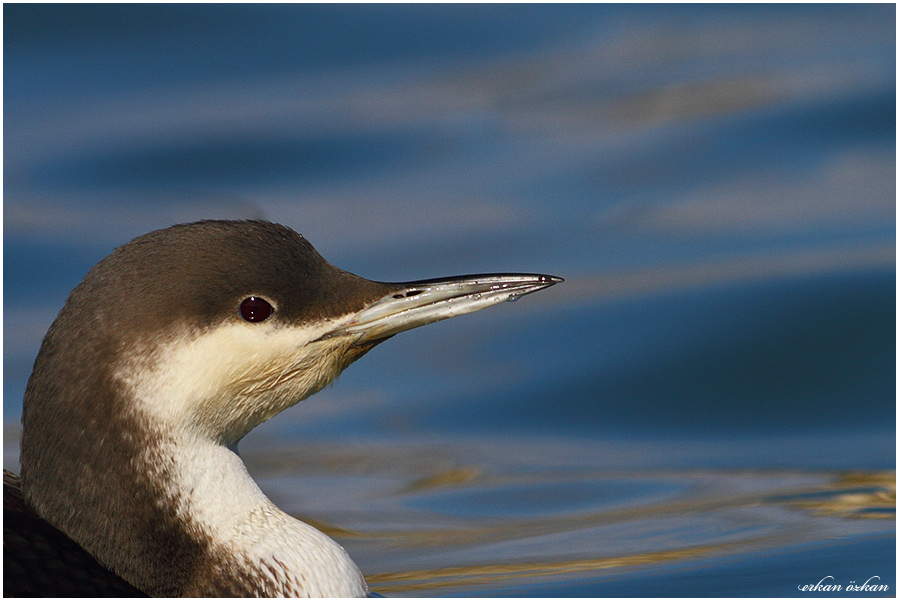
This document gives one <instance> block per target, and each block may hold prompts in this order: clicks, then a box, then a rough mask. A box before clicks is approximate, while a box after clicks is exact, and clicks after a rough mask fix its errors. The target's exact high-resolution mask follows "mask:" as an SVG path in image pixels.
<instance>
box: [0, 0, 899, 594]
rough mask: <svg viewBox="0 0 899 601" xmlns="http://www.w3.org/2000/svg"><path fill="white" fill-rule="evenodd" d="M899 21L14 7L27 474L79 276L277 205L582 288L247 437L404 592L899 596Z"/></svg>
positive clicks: (10, 395) (13, 271)
mask: <svg viewBox="0 0 899 601" xmlns="http://www.w3.org/2000/svg"><path fill="white" fill-rule="evenodd" d="M895 30H896V13H895V7H894V6H891V5H824V6H818V5H791V6H780V5H739V6H737V5H733V6H731V5H728V6H715V5H689V6H657V5H646V6H632V5H616V6H603V5H571V6H555V5H525V6H520V5H459V6H455V5H453V6H441V5H401V6H392V5H391V6H379V5H345V6H344V5H340V6H334V5H311V6H309V5H301V6H296V5H91V6H87V5H84V6H79V5H31V4H11V5H10V4H8V5H4V208H3V210H4V228H3V234H4V240H3V248H4V257H3V267H4V333H3V336H4V340H3V342H4V353H3V367H4V381H3V392H4V404H3V415H4V423H5V429H4V431H5V437H4V465H5V466H6V467H10V468H12V469H17V462H18V450H17V446H18V436H19V429H18V419H19V416H20V414H21V398H22V394H23V392H24V389H25V383H26V381H27V377H28V374H29V372H30V369H31V364H32V362H33V360H34V357H35V355H36V353H37V350H38V348H39V345H40V341H41V338H42V337H43V335H44V333H45V332H46V329H47V328H48V327H49V325H50V323H51V322H52V319H53V317H54V316H55V314H56V313H57V312H58V311H59V309H60V308H61V306H62V304H63V303H64V302H65V298H66V295H67V294H68V292H69V290H71V288H72V287H74V286H75V285H76V284H77V283H78V282H79V281H80V280H81V278H82V277H83V276H84V274H85V273H86V271H87V270H88V269H89V268H90V267H91V265H93V264H94V263H96V262H97V261H98V260H99V259H101V258H102V257H103V256H105V255H106V254H107V253H109V252H110V251H111V250H112V249H113V248H114V247H115V246H117V245H119V244H122V243H124V242H126V241H128V240H129V239H130V238H132V237H134V236H136V235H139V234H141V233H144V232H146V231H149V230H153V229H156V228H160V227H165V226H167V225H170V224H172V223H178V222H184V221H191V220H196V219H204V218H266V219H270V220H273V221H278V222H281V223H284V224H286V225H288V226H290V227H292V228H294V229H295V230H297V231H299V232H301V233H303V234H304V235H305V236H306V237H307V238H308V239H309V240H310V241H311V242H312V243H313V244H314V245H315V246H316V248H317V249H318V250H319V251H320V252H321V253H322V254H323V255H324V256H325V257H326V258H328V260H330V261H331V262H333V263H334V264H336V265H338V266H340V267H342V268H344V269H347V270H349V271H352V272H354V273H358V274H360V275H363V276H366V277H369V278H371V279H378V280H399V281H407V280H413V279H420V278H431V277H438V276H443V275H453V274H458V273H478V272H498V271H524V272H538V273H550V274H554V275H558V276H561V277H564V278H565V279H566V281H565V283H563V284H560V285H558V286H555V287H553V288H551V289H549V290H546V291H543V292H540V293H539V294H536V295H533V296H528V297H527V298H525V299H522V300H521V302H516V303H514V304H503V305H502V306H500V307H497V308H495V309H491V310H489V311H485V312H481V313H478V314H475V315H471V316H466V317H463V318H460V319H458V320H455V319H454V320H449V321H447V322H441V323H438V324H434V325H431V326H428V327H427V328H422V329H419V330H415V331H412V332H407V333H404V334H402V335H401V336H399V337H397V338H395V339H392V340H390V341H388V342H386V343H385V344H383V345H382V346H381V347H380V348H378V349H376V350H375V351H373V352H372V353H370V354H369V355H367V356H366V357H365V358H364V359H363V360H361V361H360V362H358V363H357V364H354V365H353V366H352V368H351V369H349V370H348V371H347V372H346V373H345V374H344V375H342V376H341V378H340V380H339V382H338V383H336V385H335V386H333V387H331V388H329V389H327V390H325V391H323V392H322V393H320V394H319V395H316V396H315V397H313V398H312V399H310V400H308V401H306V402H304V403H301V404H300V405H299V406H297V407H294V408H292V409H290V410H288V411H287V412H285V414H284V415H282V416H280V417H278V418H276V419H274V420H272V421H271V422H269V423H266V424H264V425H262V426H261V427H260V428H258V429H257V431H255V432H254V433H252V434H251V435H250V436H249V437H248V438H247V439H246V441H245V442H244V443H242V449H241V450H242V455H243V456H244V458H245V459H246V461H247V463H248V466H249V468H250V470H251V472H252V473H253V474H254V476H256V477H257V479H258V481H259V482H260V485H261V486H262V487H263V488H264V489H265V490H266V492H267V493H268V494H270V495H271V496H272V498H273V499H274V500H275V501H276V502H277V503H278V504H279V505H280V506H282V507H284V508H285V509H286V510H288V511H291V512H292V513H294V514H296V515H298V516H300V517H303V518H305V519H308V520H310V521H313V522H314V523H315V524H316V525H317V526H318V527H320V528H322V529H323V530H326V531H328V532H329V533H330V534H331V535H332V536H334V537H336V538H338V539H339V540H340V542H341V543H342V544H344V546H345V547H346V548H347V549H348V551H349V552H350V554H351V555H352V556H353V557H354V558H355V559H356V561H357V562H358V563H359V565H360V566H361V567H362V569H363V572H365V573H366V575H367V577H368V579H369V581H370V582H371V584H372V586H373V588H374V589H375V590H377V591H379V592H382V593H383V594H386V595H424V596H434V595H465V596H469V595H474V596H481V595H497V596H507V595H511V596H677V595H683V596H694V595H695V596H803V595H805V594H808V593H803V592H801V591H799V590H798V586H800V585H802V584H807V583H814V582H818V581H819V580H820V579H821V578H823V577H825V576H827V575H832V576H833V577H834V582H836V583H838V584H843V585H844V586H845V585H848V584H849V583H850V582H852V581H854V582H856V583H863V582H864V581H865V580H867V579H868V578H870V577H872V576H875V575H876V576H878V577H879V578H880V579H881V580H880V582H881V583H882V584H887V585H889V586H890V589H889V591H888V594H890V595H893V594H895V590H896V589H895V586H896V581H895V465H896V374H895V366H896V339H895V332H896V329H895V316H896V296H895V295H896V276H895V232H896V229H895V224H896V188H895V182H896V140H895V132H896V120H895V107H896V92H895V90H896V81H895V72H896V64H895V56H896V39H895Z"/></svg>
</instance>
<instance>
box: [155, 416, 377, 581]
mask: <svg viewBox="0 0 899 601" xmlns="http://www.w3.org/2000/svg"><path fill="white" fill-rule="evenodd" d="M156 453H159V454H160V456H159V457H153V455H154V454H156ZM148 459H149V460H150V463H151V464H152V465H157V466H160V465H166V464H168V465H167V467H166V468H164V469H165V471H167V472H168V473H167V474H166V477H164V478H162V480H161V481H163V482H165V483H166V484H165V486H164V487H163V488H162V489H161V490H160V493H161V496H162V499H159V500H161V501H163V503H167V504H169V506H170V507H171V509H172V510H173V512H174V515H175V516H176V518H177V520H178V521H179V522H180V523H181V524H182V526H183V528H184V529H185V530H186V531H188V532H191V533H193V534H192V536H194V537H195V538H196V539H198V540H202V541H203V543H204V547H205V553H204V561H203V562H201V566H198V568H199V569H198V574H197V576H198V577H197V578H195V581H196V585H197V587H198V588H197V589H196V590H186V591H184V593H185V594H187V595H189V596H199V595H209V594H210V593H211V592H213V591H214V592H213V594H220V595H221V596H228V595H227V593H232V592H234V589H233V586H234V583H222V585H217V584H216V578H217V577H216V576H213V575H214V574H221V573H223V572H225V573H227V572H228V571H229V570H231V569H232V566H237V567H238V569H237V570H236V574H235V575H237V574H239V577H240V578H241V579H242V580H243V581H244V583H243V584H242V585H241V587H242V586H244V585H246V586H248V587H249V589H250V592H252V593H253V594H255V595H260V594H261V595H262V596H267V597H284V596H292V597H295V596H313V597H358V596H366V595H367V594H368V587H367V585H366V584H365V580H364V578H363V577H362V574H361V573H360V571H359V568H358V567H356V565H355V564H354V563H353V561H352V560H351V559H350V557H349V555H347V553H346V552H345V551H344V550H343V548H342V547H341V546H340V545H338V544H337V543H336V542H334V541H333V540H331V539H330V538H328V537H327V536H325V535H324V534H323V533H321V532H319V531H318V530H316V529H315V528H313V527H312V526H310V525H308V524H306V523H304V522H301V521H299V520H297V519H295V518H292V517H291V516H289V515H287V514H286V513H284V512H283V511H281V510H280V509H278V508H277V507H276V506H275V505H274V503H272V502H271V500H269V499H268V497H266V496H265V494H263V492H262V491H261V490H260V489H259V487H258V486H257V485H256V483H255V482H254V481H253V479H252V478H251V477H250V475H249V474H248V473H247V470H246V467H245V466H244V463H243V461H242V460H241V459H240V457H239V456H238V454H237V452H236V449H232V448H227V447H225V446H222V445H220V444H217V443H215V442H213V441H211V440H208V439H205V438H201V437H196V436H193V435H191V434H189V433H182V434H180V435H177V436H173V437H171V438H169V439H168V440H164V441H162V442H161V444H160V445H159V446H158V447H157V448H156V449H152V450H148ZM210 578H211V579H212V580H211V581H210V580H209V579H210ZM190 586H191V585H190V584H189V585H188V587H189V588H190ZM219 586H221V589H218V590H217V587H219ZM241 587H238V588H239V592H246V591H245V590H244V589H242V588H241Z"/></svg>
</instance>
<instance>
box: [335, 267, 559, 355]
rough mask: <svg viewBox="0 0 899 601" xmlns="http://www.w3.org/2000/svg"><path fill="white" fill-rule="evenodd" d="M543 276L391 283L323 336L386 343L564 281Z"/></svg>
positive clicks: (359, 341) (463, 277)
mask: <svg viewBox="0 0 899 601" xmlns="http://www.w3.org/2000/svg"><path fill="white" fill-rule="evenodd" d="M562 281H563V280H562V278H557V277H554V276H550V275H537V274H485V275H466V276H458V277H451V278H445V279H437V280H422V281H418V282H404V283H399V284H390V286H391V287H393V288H394V290H393V291H392V292H391V293H390V294H388V295H386V296H384V297H382V298H380V299H378V300H377V301H375V302H374V303H372V304H371V305H369V306H368V307H366V308H364V309H362V310H361V311H359V312H358V313H356V314H355V315H354V316H353V317H352V319H351V320H350V321H349V322H348V323H345V324H343V325H342V326H341V327H340V328H338V329H337V330H335V331H333V332H330V333H329V334H327V335H325V336H323V338H331V337H334V336H357V340H356V344H364V343H369V342H374V341H377V340H383V339H384V338H388V337H390V336H393V335H394V334H398V333H400V332H404V331H406V330H411V329H412V328H417V327H418V326H423V325H425V324H429V323H433V322H435V321H440V320H441V319H447V318H450V317H455V316H457V315H463V314H465V313H473V312H474V311H479V310H481V309H484V308H486V307H490V306H492V305H495V304H497V303H502V302H505V301H515V300H517V299H519V298H520V297H522V296H524V295H525V294H530V293H532V292H536V291H537V290H542V289H543V288H548V287H550V286H552V285H554V284H558V283H559V282H562Z"/></svg>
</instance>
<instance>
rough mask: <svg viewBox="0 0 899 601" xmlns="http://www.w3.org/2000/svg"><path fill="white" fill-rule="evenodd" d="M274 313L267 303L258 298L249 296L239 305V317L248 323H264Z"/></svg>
mask: <svg viewBox="0 0 899 601" xmlns="http://www.w3.org/2000/svg"><path fill="white" fill-rule="evenodd" d="M274 311H275V310H274V309H273V308H272V306H271V305H270V304H269V303H268V301H266V300H265V299H261V298H259V297H258V296H251V297H249V298H246V299H244V301H243V302H242V303H240V316H241V317H243V318H244V321H249V322H250V323H256V322H260V321H265V320H266V319H268V318H269V317H270V316H271V314H272V313H274Z"/></svg>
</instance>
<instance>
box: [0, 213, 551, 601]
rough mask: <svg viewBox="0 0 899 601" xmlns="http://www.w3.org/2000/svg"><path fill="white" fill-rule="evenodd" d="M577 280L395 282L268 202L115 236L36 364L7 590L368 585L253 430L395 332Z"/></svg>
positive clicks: (274, 590)
mask: <svg viewBox="0 0 899 601" xmlns="http://www.w3.org/2000/svg"><path fill="white" fill-rule="evenodd" d="M561 281H563V280H562V278H559V277H555V276H548V275H539V274H483V275H467V276H456V277H449V278H441V279H432V280H421V281H413V282H401V283H386V282H377V281H373V280H368V279H365V278H362V277H359V276H357V275H354V274H351V273H349V272H347V271H343V270H341V269H339V268H337V267H334V266H333V265H331V264H330V263H328V262H327V261H326V260H325V259H324V258H323V257H322V256H321V255H320V254H319V253H318V252H317V251H316V250H315V249H314V248H313V246H312V245H311V244H310V243H309V242H308V241H307V240H306V238H305V237H303V236H301V235H300V234H298V233H296V232H295V231H294V230H292V229H290V228H288V227H286V226H283V225H279V224H275V223H272V222H268V221H262V220H240V221H237V220H234V221H232V220H207V221H197V222H192V223H186V224H179V225H174V226H171V227H168V228H165V229H160V230H156V231H152V232H150V233H147V234H144V235H142V236H139V237H137V238H135V239H133V240H131V241H130V242H128V243H126V244H124V245H122V246H120V247H118V248H116V249H115V250H114V251H113V252H112V253H111V254H110V255H108V256H107V257H105V258H104V259H102V260H101V261H100V262H99V263H97V264H96V265H95V266H94V267H93V268H92V269H91V270H90V271H89V272H88V273H87V275H86V276H85V277H84V279H83V280H82V282H81V283H80V284H79V285H78V286H76V287H75V288H74V290H73V291H72V292H71V294H70V295H69V297H68V299H67V301H66V303H65V305H64V306H63V308H62V310H61V311H60V312H59V314H58V316H57V317H56V319H55V321H54V322H53V324H52V325H51V326H50V328H49V330H48V331H47V334H46V336H45V337H44V339H43V342H42V344H41V347H40V350H39V352H38V355H37V357H36V359H35V362H34V367H33V370H32V373H31V376H30V378H29V380H28V384H27V387H26V391H25V395H24V400H23V411H22V441H21V454H20V460H21V476H20V477H17V476H15V475H14V474H12V473H8V472H4V518H5V520H4V568H5V569H4V594H5V595H7V596H18V595H52V596H57V595H58V596H62V595H73V594H81V595H83V596H88V595H115V596H126V595H149V596H167V597H174V596H191V597H198V596H216V597H238V596H267V597H287V596H289V597H365V596H370V595H371V594H372V593H371V590H370V589H369V587H368V585H367V584H366V581H365V578H364V577H363V575H362V573H361V571H360V569H359V568H358V567H357V566H356V564H355V563H354V562H353V561H352V559H351V558H350V557H349V555H348V554H347V553H346V551H345V550H344V549H343V548H342V547H341V546H340V545H339V544H338V543H337V542H335V541H334V540H332V539H330V538H329V537H327V536H326V535H325V534H323V533H322V532H320V531H318V530H316V529H315V528H313V527H312V526H310V525H308V524H306V523H304V522H302V521H300V520H298V519H296V518H293V517H291V516H289V515H288V514H287V513H285V512H283V511H282V510H280V509H279V508H278V507H276V506H275V504H274V503H273V502H272V501H270V500H269V499H268V498H267V497H266V496H265V494H264V493H263V492H262V491H261V490H260V489H259V487H258V486H257V484H256V483H255V482H254V480H253V479H252V477H251V476H250V474H249V473H248V472H247V469H246V467H245V466H244V463H243V462H242V460H241V459H240V455H239V453H238V443H239V442H240V440H241V439H242V438H243V437H244V436H245V435H246V434H247V433H248V432H250V431H251V430H252V429H253V428H254V427H256V426H257V425H259V424H260V423H262V422H264V421H266V420H268V419H269V418H271V417H273V416H275V415H277V414H278V413H280V412H282V411H284V410H285V409H287V408H288V407H291V406H293V405H295V404H296V403H298V402H300V401H302V400H303V399H306V398H307V397H309V396H310V395H312V394H314V393H316V392H318V391H319V390H321V389H322V388H323V387H325V386H326V385H328V384H329V383H331V382H333V381H334V379H335V378H336V377H337V376H338V375H339V374H340V373H341V372H342V371H343V370H344V369H345V368H346V367H347V366H349V365H350V364H351V363H352V362H354V361H356V360H357V359H359V358H360V357H361V356H363V355H364V354H365V353H367V352H368V351H370V350H371V349H372V348H374V347H375V346H376V345H378V344H380V343H381V342H383V341H385V340H387V339H388V338H390V337H392V336H394V335H395V334H398V333H400V332H403V331H405V330H409V329H412V328H416V327H419V326H422V325H425V324H429V323H432V322H435V321H438V320H442V319H446V318H449V317H453V316H457V315H462V314H465V313H471V312H473V311H478V310H480V309H483V308H485V307H488V306H492V305H495V304H497V303H500V302H504V301H512V300H516V299H517V298H519V297H521V296H524V295H526V294H530V293H532V292H535V291H537V290H541V289H544V288H548V287H549V286H553V285H554V284H557V283H559V282H561ZM49 564H52V565H49ZM73 572H77V574H76V575H74V576H73V575H72V573H73Z"/></svg>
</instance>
